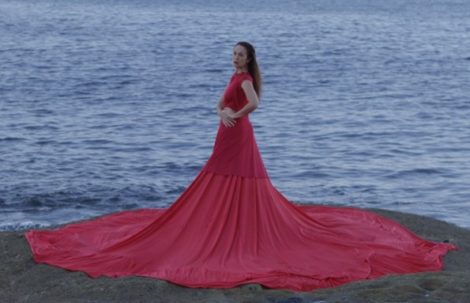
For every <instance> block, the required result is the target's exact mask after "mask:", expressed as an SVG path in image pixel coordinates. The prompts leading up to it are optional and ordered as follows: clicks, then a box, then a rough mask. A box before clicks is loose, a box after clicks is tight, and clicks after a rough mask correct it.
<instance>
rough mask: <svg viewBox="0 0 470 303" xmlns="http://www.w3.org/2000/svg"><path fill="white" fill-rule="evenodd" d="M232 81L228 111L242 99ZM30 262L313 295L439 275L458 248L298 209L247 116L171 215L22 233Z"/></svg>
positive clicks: (357, 217) (351, 215) (364, 215)
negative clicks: (276, 180) (273, 175)
mask: <svg viewBox="0 0 470 303" xmlns="http://www.w3.org/2000/svg"><path fill="white" fill-rule="evenodd" d="M245 80H248V81H252V78H251V76H250V75H249V74H248V73H241V74H234V75H233V77H232V78H231V81H230V83H229V85H228V87H227V90H226V93H225V105H226V106H230V107H232V108H233V109H235V110H238V109H240V108H241V107H243V106H244V104H246V103H247V102H248V101H247V100H246V98H245V96H244V95H243V93H242V92H243V91H242V89H241V83H242V82H243V81H245ZM25 236H26V239H27V241H28V243H29V244H30V247H31V250H32V253H33V258H34V260H35V261H36V262H38V263H46V264H50V265H54V266H58V267H61V268H64V269H68V270H72V271H83V272H86V273H87V274H88V275H89V276H91V277H99V276H108V277H121V276H145V277H153V278H158V279H164V280H167V281H170V282H173V283H176V284H179V285H183V286H187V287H209V288H231V287H235V286H237V285H241V284H247V283H259V284H262V285H264V286H265V287H267V288H278V289H290V290H295V291H309V290H314V289H318V288H325V287H333V286H337V285H341V284H344V283H347V282H351V281H356V280H364V279H373V278H377V277H380V276H383V275H387V274H405V273H413V272H422V271H438V270H441V269H442V268H443V256H444V255H445V254H446V253H447V252H448V251H449V250H455V249H458V248H457V247H456V246H454V245H452V244H449V243H438V242H432V241H427V240H425V239H422V238H420V237H418V236H417V235H415V234H414V233H412V232H411V231H409V230H408V229H407V228H405V227H403V226H401V225H400V224H398V223H397V222H395V221H393V220H391V219H387V218H385V217H382V216H379V215H377V214H375V213H373V212H370V211H366V210H361V209H357V208H352V207H333V206H318V205H300V204H294V203H293V202H290V201H288V200H287V199H286V198H285V197H284V196H283V195H282V194H281V193H280V192H279V191H278V190H277V189H276V188H275V187H274V186H273V185H272V183H271V181H270V179H269V177H268V174H267V173H266V169H265V167H264V164H263V161H262V159H261V156H260V154H259V151H258V147H257V145H256V141H255V137H254V132H253V127H252V124H251V122H250V120H249V118H248V115H247V116H245V117H243V118H239V119H237V123H236V125H235V126H234V127H225V126H224V125H223V124H222V123H220V125H219V129H218V133H217V136H216V140H215V143H214V148H213V153H212V155H211V157H210V158H209V159H208V161H207V163H206V164H205V165H204V167H203V168H202V169H201V171H200V172H199V173H198V175H197V176H196V177H195V179H194V180H193V181H192V182H191V183H190V184H189V186H188V187H187V188H186V190H185V191H184V192H183V193H182V194H181V195H180V196H179V198H178V199H177V200H176V201H175V202H174V203H173V204H172V205H171V206H170V207H169V208H153V209H137V210H129V211H121V212H117V213H112V214H108V215H104V216H101V217H98V218H94V219H90V220H87V221H82V222H76V223H70V224H68V225H66V226H63V227H58V228H55V229H50V230H29V231H27V232H26V233H25Z"/></svg>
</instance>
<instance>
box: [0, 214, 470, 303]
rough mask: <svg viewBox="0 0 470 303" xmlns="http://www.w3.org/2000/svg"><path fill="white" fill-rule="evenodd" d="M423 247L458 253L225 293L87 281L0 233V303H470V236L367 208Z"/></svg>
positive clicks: (154, 283) (19, 234) (18, 237)
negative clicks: (389, 271)
mask: <svg viewBox="0 0 470 303" xmlns="http://www.w3.org/2000/svg"><path fill="white" fill-rule="evenodd" d="M367 210H371V211H374V212H376V213H378V214H380V215H382V216H385V217H388V218H391V219H394V220H396V221H398V222H399V223H400V224H402V225H404V226H405V227H407V228H408V229H410V230H411V231H413V232H415V233H416V234H418V235H419V236H421V237H423V238H425V239H427V240H431V241H438V242H442V241H449V242H451V243H453V244H455V245H457V246H458V247H459V250H458V251H450V252H449V253H448V254H447V255H446V256H445V258H444V262H445V267H444V270H443V271H439V272H422V273H415V274H407V275H389V276H386V277H382V278H380V279H375V280H364V281H357V282H354V283H349V284H345V285H342V286H339V287H335V288H328V289H321V290H315V291H312V292H293V291H287V290H275V289H267V288H264V287H263V286H261V285H258V284H247V285H242V286H239V287H235V288H231V289H203V288H187V287H184V286H179V285H176V284H173V283H170V282H167V281H164V280H157V279H151V278H145V277H123V278H107V277H100V278H96V279H93V278H90V277H88V276H87V275H86V274H85V273H82V272H72V271H67V270H64V269H61V268H57V267H53V266H49V265H45V264H36V263H35V262H34V260H33V259H32V256H31V251H30V248H29V245H28V243H27V242H26V239H25V238H24V236H23V233H24V230H21V231H15V232H0V254H1V255H0V259H1V260H2V266H1V267H0V298H2V302H48V303H49V302H70V303H75V302H77V303H78V302H80V303H82V302H86V303H88V302H89V303H91V302H93V303H97V302H100V303H101V302H106V303H108V302H113V303H114V302H126V303H129V302H170V303H179V302H191V303H211V302H217V303H235V302H243V303H302V302H305V303H307V302H308V303H332V302H347V303H356V302H358V303H359V302H360V303H367V302H374V303H379V302H410V303H411V302H413V303H419V302H427V303H429V302H452V303H454V302H456V303H468V302H470V301H469V300H470V299H469V298H470V261H469V260H470V230H469V229H465V228H462V227H458V226H456V225H454V224H451V223H447V222H444V221H440V220H436V219H433V218H429V217H425V216H420V215H415V214H409V213H402V212H396V211H390V210H384V209H370V208H368V209H367Z"/></svg>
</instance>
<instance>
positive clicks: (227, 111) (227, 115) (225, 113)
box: [219, 107, 237, 127]
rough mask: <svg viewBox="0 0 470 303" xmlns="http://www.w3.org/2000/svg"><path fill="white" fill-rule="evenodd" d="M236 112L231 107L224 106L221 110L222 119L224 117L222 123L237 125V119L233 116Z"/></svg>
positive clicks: (231, 125)
mask: <svg viewBox="0 0 470 303" xmlns="http://www.w3.org/2000/svg"><path fill="white" fill-rule="evenodd" d="M234 113H235V112H234V111H233V109H231V108H230V107H224V109H223V110H221V111H219V116H220V119H222V123H223V124H224V125H225V127H233V126H235V123H236V122H237V121H235V118H234V117H233V114H234Z"/></svg>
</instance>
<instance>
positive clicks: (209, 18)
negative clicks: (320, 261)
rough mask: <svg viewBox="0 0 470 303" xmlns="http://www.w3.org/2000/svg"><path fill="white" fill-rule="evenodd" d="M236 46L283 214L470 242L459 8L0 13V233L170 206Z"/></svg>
mask: <svg viewBox="0 0 470 303" xmlns="http://www.w3.org/2000/svg"><path fill="white" fill-rule="evenodd" d="M239 40H247V41H250V42H251V43H253V44H254V45H255V47H256V49H257V54H258V60H259V63H260V67H261V70H262V74H263V79H264V90H263V95H262V99H261V100H262V101H261V106H260V107H259V108H258V109H257V110H256V111H255V112H254V113H252V114H251V121H252V123H253V125H254V127H255V135H256V138H257V142H258V145H259V148H260V150H261V153H262V156H263V159H264V162H265V164H266V167H267V169H268V173H269V174H270V177H271V180H272V182H273V184H274V185H275V186H276V187H277V188H278V189H279V190H280V191H281V192H282V193H283V194H284V195H285V196H286V197H287V198H288V199H290V200H291V201H295V202H300V203H325V204H333V205H348V206H358V207H379V208H385V209H390V210H398V211H405V212H411V213H416V214H422V215H427V216H431V217H434V218H438V219H442V220H445V221H448V222H452V223H455V224H457V225H460V226H464V227H467V228H470V83H469V82H470V81H469V80H470V2H469V1H466V0H445V1H444V0H441V1H432V0H422V1H413V0H399V1H385V0H378V1H368V0H362V1H358V0H357V1H351V0H341V1H331V0H328V1H327V0H322V1H311V0H296V1H281V0H269V1H241V0H230V1H227V0H217V1H216V0H210V1H208V0H180V1H175V0H171V1H170V0H168V1H150V0H149V1H131V0H125V1H124V0H122V1H110V0H88V1H72V0H58V1H52V0H39V1H38V0H34V1H33V0H21V1H20V0H1V1H0V230H19V229H24V228H32V227H39V226H50V225H52V224H58V223H65V222H70V221H74V220H78V219H83V218H89V217H92V216H96V215H101V214H105V213H109V212H114V211H118V210H124V209H135V208H142V207H167V206H169V205H170V204H171V203H173V202H174V201H175V199H176V198H177V197H178V196H179V195H180V194H181V193H182V192H183V191H184V189H185V188H186V186H187V185H189V183H190V182H191V181H192V180H193V178H194V177H195V176H196V174H197V173H198V171H199V170H200V169H201V168H202V166H203V165H204V163H205V161H206V160H207V158H208V157H209V155H210V153H211V150H212V146H213V143H214V138H215V134H216V131H217V126H218V122H219V121H218V118H217V115H216V113H215V105H216V103H217V101H218V99H219V96H220V94H221V93H222V91H223V89H224V87H225V85H226V84H227V83H228V81H229V79H230V76H231V74H232V73H233V68H232V65H231V52H232V47H233V45H234V44H235V43H236V42H237V41H239Z"/></svg>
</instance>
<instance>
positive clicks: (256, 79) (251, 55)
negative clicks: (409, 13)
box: [235, 41, 262, 98]
mask: <svg viewBox="0 0 470 303" xmlns="http://www.w3.org/2000/svg"><path fill="white" fill-rule="evenodd" d="M237 45H241V46H243V47H244V48H245V49H246V52H247V56H248V58H247V59H248V72H249V73H250V75H251V77H252V78H253V87H254V88H255V91H256V94H257V95H258V98H260V97H261V86H262V83H261V73H260V70H259V66H258V62H257V61H256V52H255V48H254V47H253V45H251V44H250V43H248V42H245V41H240V42H237V44H235V46H237Z"/></svg>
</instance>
